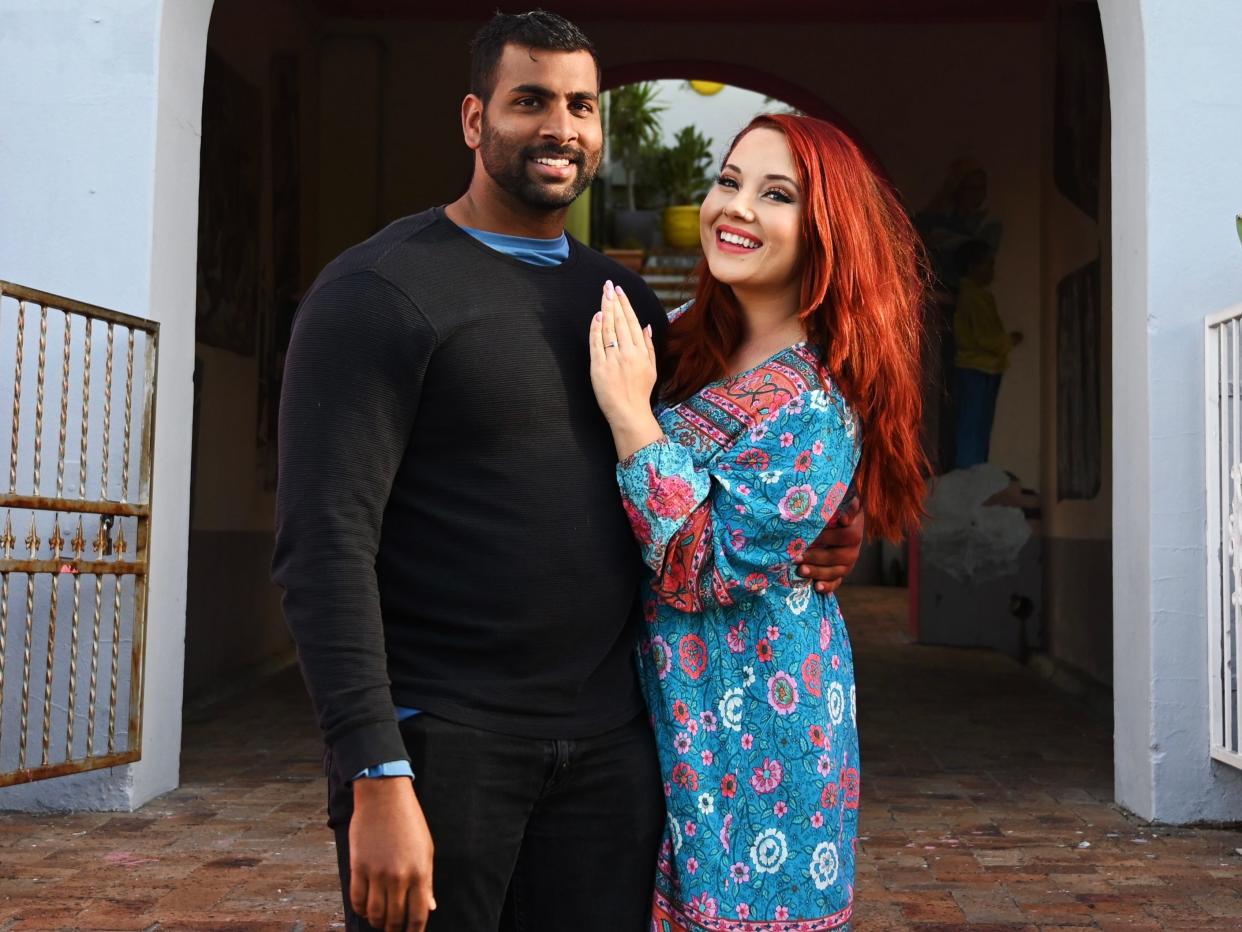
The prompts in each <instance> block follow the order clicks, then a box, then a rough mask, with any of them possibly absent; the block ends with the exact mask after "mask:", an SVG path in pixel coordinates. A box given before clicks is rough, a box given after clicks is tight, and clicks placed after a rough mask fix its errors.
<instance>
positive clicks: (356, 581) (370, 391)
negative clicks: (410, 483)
mask: <svg viewBox="0 0 1242 932" xmlns="http://www.w3.org/2000/svg"><path fill="white" fill-rule="evenodd" d="M435 343H436V335H435V332H434V330H433V329H432V328H431V327H430V325H429V324H428V323H427V321H426V320H425V318H423V316H422V315H421V314H420V313H419V312H418V310H417V308H415V307H414V306H413V305H412V304H411V303H410V301H409V300H408V298H407V297H406V296H405V295H404V294H403V293H401V292H400V291H399V290H398V289H396V288H395V287H394V286H392V285H391V284H390V283H388V282H386V281H384V280H383V279H382V278H380V277H379V276H377V275H374V274H373V273H369V272H359V273H356V274H354V275H349V276H345V277H342V278H340V279H337V280H335V281H332V282H329V283H327V284H325V285H323V286H321V287H319V288H317V289H316V290H315V291H314V292H313V293H312V294H311V295H310V296H309V297H308V298H307V300H306V302H305V303H304V304H303V306H302V307H301V308H300V309H299V312H298V316H297V319H296V321H295V322H294V327H293V335H292V338H291V340H290V344H289V352H288V355H287V357H286V362H285V377H284V384H283V388H282V392H281V404H280V432H279V447H280V476H279V482H278V485H277V493H276V550H275V555H274V557H273V564H272V578H273V579H274V581H275V582H276V583H277V584H278V585H280V586H281V587H283V588H284V590H285V595H284V603H283V604H284V612H285V621H286V623H287V624H288V625H289V629H290V631H291V632H292V633H293V638H294V641H295V643H296V645H297V650H298V659H299V662H300V663H301V666H302V674H303V677H304V678H305V680H306V685H307V689H308V690H309V692H310V695H311V699H312V701H313V703H314V706H315V710H316V713H317V714H318V717H319V724H320V727H321V728H322V730H323V733H324V739H325V741H326V742H327V744H328V746H329V748H330V750H331V758H332V765H333V767H334V768H335V769H336V771H337V775H338V778H339V779H342V780H351V779H352V778H353V777H354V776H355V775H356V774H358V773H359V772H360V771H363V770H365V769H366V768H368V767H372V766H374V765H377V764H381V763H384V762H404V761H408V756H407V754H406V750H405V745H404V742H403V741H402V739H401V734H400V731H399V730H398V728H397V722H396V716H395V714H394V710H393V702H392V692H391V687H390V683H389V679H388V662H387V660H388V658H387V654H386V651H385V647H384V627H383V620H382V617H381V611H380V596H379V584H378V580H377V578H376V575H375V561H376V555H377V552H378V550H379V541H380V529H381V526H382V523H383V517H384V512H385V509H386V507H387V503H388V498H389V495H390V493H391V490H392V484H393V481H394V479H395V477H396V474H397V471H398V469H399V467H400V465H401V460H402V457H403V456H404V454H405V449H406V447H407V445H408V442H409V436H410V431H411V430H412V428H413V424H414V418H415V415H416V413H417V410H418V402H419V397H420V392H421V388H422V379H423V374H424V372H425V371H426V367H427V362H428V360H429V358H430V356H431V352H432V350H433V349H434V346H435ZM352 792H353V794H354V815H353V818H352V819H351V821H350V828H349V832H350V888H349V898H350V901H351V904H352V906H353V908H354V911H355V912H357V913H358V914H359V915H361V916H365V917H366V918H367V920H368V922H370V924H371V925H374V926H378V927H380V928H398V927H400V928H405V927H407V922H408V927H409V928H421V927H422V924H423V922H424V921H425V919H426V916H427V912H428V910H430V909H434V908H435V904H434V900H433V899H432V891H431V881H432V862H433V845H432V840H431V835H430V832H429V831H428V828H427V823H426V821H425V819H424V818H423V813H422V809H421V808H420V806H419V804H418V800H417V798H416V796H415V793H414V790H413V786H412V782H411V781H410V780H409V779H407V778H406V777H400V776H398V777H376V778H369V779H365V778H364V779H359V780H355V781H354V783H353V788H352Z"/></svg>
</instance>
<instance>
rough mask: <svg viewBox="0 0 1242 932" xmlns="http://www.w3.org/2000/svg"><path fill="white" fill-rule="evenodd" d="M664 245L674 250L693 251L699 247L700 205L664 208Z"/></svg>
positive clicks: (680, 205)
mask: <svg viewBox="0 0 1242 932" xmlns="http://www.w3.org/2000/svg"><path fill="white" fill-rule="evenodd" d="M664 244H665V245H666V246H671V247H672V248H673V249H693V248H694V247H695V246H698V245H699V205H698V204H679V205H677V206H674V207H665V208H664Z"/></svg>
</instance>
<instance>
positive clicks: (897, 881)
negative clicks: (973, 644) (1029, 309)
mask: <svg viewBox="0 0 1242 932" xmlns="http://www.w3.org/2000/svg"><path fill="white" fill-rule="evenodd" d="M843 602H844V605H845V609H846V617H847V618H848V619H849V622H850V628H851V631H852V632H853V636H854V640H855V645H856V647H855V656H856V663H857V665H858V681H859V699H858V706H859V716H860V729H861V731H862V736H863V748H862V750H863V788H864V790H863V817H862V840H861V842H860V850H861V859H860V864H859V877H858V888H859V908H858V919H857V922H856V923H855V928H856V930H857V932H873V930H877V932H878V930H884V932H887V930H894V932H896V930H919V932H947V930H952V929H970V930H974V932H999V930H1012V932H1019V930H1037V929H1056V930H1058V932H1070V930H1077V929H1105V930H1130V932H1140V930H1144V932H1145V930H1156V929H1185V930H1191V929H1242V856H1239V855H1238V854H1236V853H1235V849H1237V848H1240V847H1242V832H1237V831H1221V830H1202V829H1200V830H1187V829H1173V828H1165V827H1152V826H1147V825H1144V824H1142V823H1140V822H1138V821H1136V820H1134V819H1131V818H1128V817H1127V816H1125V815H1124V814H1123V813H1121V812H1119V811H1118V810H1117V809H1115V808H1114V807H1113V806H1112V805H1111V802H1110V800H1111V795H1112V767H1111V760H1110V733H1111V728H1110V726H1109V724H1108V723H1107V722H1100V721H1096V720H1093V719H1091V718H1090V717H1089V716H1088V715H1087V714H1086V713H1085V712H1084V711H1083V710H1082V709H1081V708H1080V707H1079V706H1077V705H1075V704H1074V703H1073V702H1071V701H1068V700H1066V699H1065V698H1063V697H1062V696H1061V695H1060V694H1058V693H1056V692H1054V691H1052V690H1051V689H1050V688H1049V687H1047V686H1046V685H1045V684H1044V683H1043V682H1042V681H1041V680H1039V679H1037V678H1035V677H1034V676H1033V675H1031V674H1030V673H1028V671H1027V670H1025V669H1024V668H1023V667H1020V666H1018V665H1017V664H1015V663H1014V662H1012V661H1010V660H1008V659H1007V658H1004V657H999V656H997V655H995V654H991V653H989V652H985V651H960V650H946V649H940V648H928V647H917V646H913V645H910V644H909V643H908V639H907V638H906V637H905V635H904V633H903V619H904V600H903V594H902V593H901V592H900V591H894V590H883V589H867V588H855V589H850V590H847V592H846V594H845V596H844V597H843ZM185 749H186V750H185V753H184V755H183V758H182V779H183V780H184V784H183V785H182V787H181V788H180V789H178V790H177V791H175V792H173V793H170V794H168V795H167V796H163V797H161V798H160V799H157V800H155V801H154V802H152V803H150V804H148V805H147V806H146V807H144V808H143V809H142V810H140V811H139V812H136V813H132V814H130V813H126V814H107V813H104V814H83V815H69V816H59V815H57V816H48V815H40V816H27V815H15V814H11V815H0V932H6V930H10V929H58V928H65V929H90V930H103V929H118V930H120V929H160V930H179V929H185V930H207V929H211V930H243V929H244V930H295V929H306V930H311V929H331V928H341V924H340V923H339V921H337V919H336V910H337V908H338V893H337V889H336V877H335V865H334V854H333V848H332V845H331V841H330V837H329V835H328V832H327V830H326V828H324V827H323V796H324V789H323V781H322V778H321V776H320V754H319V747H318V739H317V736H316V734H315V728H314V725H313V722H312V720H311V716H310V714H309V711H308V707H307V703H306V700H305V698H304V695H303V693H302V691H301V685H300V681H298V680H297V678H296V675H295V674H294V675H288V674H287V675H282V676H281V677H278V678H277V679H276V680H274V681H272V682H271V683H269V684H266V685H265V686H264V687H262V688H261V689H258V690H256V691H255V692H254V693H253V694H252V695H250V696H247V697H245V699H244V700H237V701H232V702H229V703H225V704H223V705H222V706H220V707H217V708H215V709H213V710H211V713H210V714H209V715H205V716H199V717H198V718H196V720H194V721H191V722H188V723H187V727H186V731H185ZM441 895H442V896H443V895H444V894H443V893H441Z"/></svg>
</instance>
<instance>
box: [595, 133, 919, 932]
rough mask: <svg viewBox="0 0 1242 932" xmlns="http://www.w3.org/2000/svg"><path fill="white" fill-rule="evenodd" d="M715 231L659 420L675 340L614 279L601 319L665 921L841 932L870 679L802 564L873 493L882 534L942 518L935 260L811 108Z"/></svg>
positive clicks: (871, 513) (748, 177)
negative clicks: (926, 407)
mask: <svg viewBox="0 0 1242 932" xmlns="http://www.w3.org/2000/svg"><path fill="white" fill-rule="evenodd" d="M700 232H701V238H702V243H703V250H704V253H705V255H706V260H705V263H706V264H705V268H702V269H701V270H700V285H699V288H698V293H697V297H696V299H695V301H693V302H691V303H690V304H689V305H687V306H686V307H684V308H681V309H679V311H678V312H675V314H674V316H673V322H672V324H671V325H670V328H669V340H668V358H667V359H665V360H663V361H662V371H663V373H664V375H663V379H662V381H661V383H660V386H659V397H660V399H661V403H660V405H659V406H658V407H657V409H656V411H655V412H653V411H652V408H651V405H650V401H649V399H650V397H651V392H652V389H653V387H654V386H655V382H656V354H655V351H654V348H653V346H652V342H651V337H650V334H649V333H644V332H643V331H642V330H640V329H639V325H638V322H637V319H636V318H635V316H634V314H633V311H632V310H631V309H630V306H629V303H628V301H627V299H626V298H625V296H624V295H623V294H622V293H621V292H620V290H614V289H613V288H612V287H611V285H610V284H609V285H606V286H605V294H604V298H603V301H602V305H601V311H600V313H599V314H597V315H596V317H595V320H594V322H593V323H592V326H591V333H590V343H591V375H592V382H593V385H594V386H595V392H596V396H597V398H598V401H599V404H600V408H601V409H602V411H603V412H604V414H605V416H606V417H607V419H608V422H609V425H610V427H611V429H612V433H613V438H614V441H615V443H616V446H617V454H618V457H619V459H620V463H619V465H618V467H617V475H618V479H619V482H620V486H621V493H622V498H623V503H624V505H625V508H626V511H627V512H628V514H629V516H630V521H631V524H632V525H633V528H634V533H635V536H636V537H637V538H638V541H639V543H640V544H641V545H642V549H643V554H644V557H645V559H646V562H647V564H648V566H649V567H650V569H651V574H652V575H651V597H650V600H649V602H648V604H647V620H648V622H649V625H648V629H647V631H646V633H645V637H644V639H643V642H642V647H641V657H640V667H641V677H642V681H643V688H644V691H645V694H646V698H647V701H648V703H649V704H650V707H651V711H652V720H653V723H654V726H655V731H656V740H657V745H658V747H659V752H660V763H661V768H662V771H663V774H664V779H665V781H666V782H665V796H666V798H667V807H668V823H667V827H666V829H665V839H664V845H663V848H662V851H661V855H660V858H659V869H658V871H657V877H656V891H655V897H654V904H653V920H652V928H653V930H658V932H668V930H733V929H737V930H742V929H763V930H820V929H837V928H841V927H843V926H845V925H846V924H847V923H848V922H849V919H850V915H851V911H852V903H853V883H854V838H855V834H856V831H855V830H856V824H857V809H858V790H859V777H858V737H857V732H856V729H855V723H854V683H853V671H852V663H851V655H850V647H849V641H848V638H847V636H846V631H845V626H844V623H843V621H842V619H841V615H840V612H839V610H838V608H837V603H836V599H835V597H833V596H823V595H819V594H817V593H815V592H814V591H813V590H812V589H811V588H810V587H809V586H808V585H807V584H806V583H805V582H803V581H801V580H799V579H798V578H797V577H796V576H795V575H794V571H793V566H794V563H793V561H794V560H796V559H797V557H798V555H799V554H800V553H801V552H802V550H803V548H805V546H806V542H807V540H808V539H810V538H813V537H814V536H815V532H816V531H817V530H818V529H819V527H821V526H822V524H823V523H824V521H829V520H831V519H832V518H833V516H834V515H835V514H836V512H837V510H838V509H839V508H840V507H841V504H842V501H843V499H844V498H845V497H846V491H847V490H848V489H849V488H850V487H851V484H852V485H853V486H854V487H856V488H857V489H858V490H859V491H860V493H861V495H862V497H863V499H864V501H866V503H867V521H868V524H869V527H870V528H871V530H872V532H873V533H876V534H880V535H884V536H889V537H896V536H898V535H900V534H901V533H902V532H903V531H904V530H905V529H906V528H907V527H908V526H910V525H911V524H912V523H913V522H914V521H915V520H916V518H917V516H918V513H919V503H920V500H921V496H922V491H923V475H924V471H923V467H924V462H925V461H924V458H923V454H922V452H921V448H920V445H919V437H918V427H919V416H920V399H921V391H920V386H919V371H918V369H919V366H918V360H919V349H920V340H921V332H920V324H919V300H920V289H921V278H920V271H919V270H920V264H919V260H918V256H919V253H918V249H917V247H916V238H915V234H914V232H913V230H912V229H911V227H910V224H909V222H908V220H907V219H906V217H905V214H904V213H903V212H902V210H901V207H900V205H899V204H898V202H897V200H896V198H895V197H894V196H893V194H892V193H891V192H890V191H889V190H888V189H887V187H886V186H885V185H883V184H882V183H881V182H880V181H879V180H878V179H877V178H876V177H875V175H874V174H873V173H872V171H871V170H870V169H869V168H868V167H867V164H866V162H865V161H864V159H863V158H862V156H861V155H860V154H859V152H858V150H857V149H856V148H855V146H854V145H853V144H852V143H851V142H850V141H849V140H848V139H847V138H846V137H845V136H844V135H843V134H842V133H841V132H840V131H838V130H836V129H835V128H833V127H832V126H830V125H829V124H827V123H823V122H821V121H819V120H814V119H810V118H808V117H796V116H786V115H765V116H760V117H757V118H756V119H755V120H754V121H752V122H751V123H750V124H749V125H748V126H747V127H746V128H745V129H744V130H743V131H742V133H741V134H740V135H739V136H738V137H737V139H735V140H734V142H733V146H732V148H731V150H730V152H729V154H728V155H727V156H726V158H725V163H724V166H723V168H722V170H721V174H720V177H719V179H718V180H717V182H716V184H715V186H714V187H713V188H712V190H711V191H710V193H709V194H708V195H707V198H706V200H705V201H704V202H703V207H702V211H701V220H700ZM864 436H865V440H864V439H863V438H864Z"/></svg>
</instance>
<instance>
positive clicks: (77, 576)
mask: <svg viewBox="0 0 1242 932" xmlns="http://www.w3.org/2000/svg"><path fill="white" fill-rule="evenodd" d="M6 297H7V298H11V299H14V300H16V301H17V302H18V308H19V311H18V313H19V323H20V322H22V321H24V313H25V305H26V304H31V305H35V306H37V307H38V308H39V315H40V341H39V358H38V366H39V372H38V376H39V377H38V382H37V393H38V394H37V403H36V428H35V451H34V452H35V459H34V477H35V489H36V491H38V490H39V478H40V468H41V455H42V433H43V431H42V419H43V399H44V388H43V386H44V376H45V374H46V358H45V353H46V335H47V312H48V310H49V309H50V310H56V311H61V312H62V313H63V314H64V315H65V330H64V347H63V350H64V359H63V379H62V390H61V411H60V434H59V446H58V459H57V495H56V496H45V495H19V494H17V493H16V477H17V459H18V437H19V433H20V427H21V424H20V394H21V385H20V381H21V366H22V354H23V341H24V337H25V333H24V329H23V328H22V327H21V326H19V329H18V344H17V375H16V378H17V384H16V385H15V388H14V411H13V435H12V447H11V451H10V482H9V487H10V491H9V492H7V493H5V492H0V509H4V510H5V511H6V514H7V513H11V509H13V508H18V509H28V510H30V511H31V526H30V532H29V534H28V536H27V538H26V541H25V542H26V545H27V549H28V550H29V557H28V558H26V559H20V558H18V559H15V558H13V556H12V551H13V549H14V547H15V546H16V543H17V542H16V540H15V538H14V535H13V530H12V526H11V522H10V520H9V518H8V517H6V519H5V527H4V530H3V533H2V534H0V554H2V556H0V580H3V582H2V584H0V587H2V591H0V726H2V725H3V701H4V700H3V696H4V693H3V687H4V670H3V667H4V663H5V659H4V648H5V643H4V641H5V631H4V628H5V627H7V620H8V613H9V578H10V574H12V573H20V574H23V575H25V576H26V610H27V614H26V645H25V652H24V656H23V683H22V717H21V729H22V733H21V735H20V739H19V740H20V755H19V765H20V766H19V767H18V769H16V770H13V771H7V772H0V787H3V786H11V785H14V784H18V783H28V782H31V781H33V780H41V779H46V778H48V777H55V776H63V775H65V774H70V773H81V772H84V771H88V770H98V769H101V768H105V767H114V766H117V765H119V764H126V763H131V762H133V761H136V760H138V759H139V758H140V757H141V756H142V702H143V684H144V680H145V666H146V664H145V660H146V623H147V581H148V573H147V568H148V566H149V562H150V518H151V507H150V501H151V478H152V476H151V472H152V464H153V445H154V429H155V385H156V367H157V361H158V348H159V324H158V323H157V322H155V321H150V320H144V319H142V318H139V317H133V316H130V315H128V314H122V313H120V312H118V311H113V310H110V309H108V308H102V307H97V306H95V305H92V304H86V303H84V302H81V301H75V300H73V299H71V298H64V297H61V296H59V295H53V294H49V293H47V292H44V291H39V290H37V289H34V288H28V287H25V286H23V285H17V284H13V283H10V282H5V281H0V299H3V298H6ZM70 315H77V316H79V317H83V318H85V320H86V324H85V343H84V357H83V360H82V367H83V370H82V371H83V385H82V389H83V405H82V411H83V414H82V437H81V458H80V460H79V490H78V491H79V495H78V497H77V498H66V497H64V496H63V495H61V493H62V492H63V489H64V469H65V452H66V424H67V420H68V417H67V414H68V384H69V372H70V349H71V343H72V339H71V336H72V331H71V324H70ZM92 321H101V322H103V323H104V324H106V325H107V327H108V331H107V356H106V360H105V362H106V375H105V383H106V385H105V389H106V391H107V393H108V394H107V395H105V398H104V426H103V462H102V465H101V482H100V488H101V491H100V498H99V499H87V498H86V497H85V491H86V473H87V449H88V432H89V391H90V362H91V360H90V356H91V323H92ZM117 326H120V327H124V328H126V329H127V330H128V331H129V341H128V353H127V355H126V374H125V375H126V393H125V425H124V437H123V442H124V447H123V448H122V451H121V452H122V459H123V467H122V468H123V475H122V483H121V500H120V501H114V500H110V499H107V498H106V497H105V496H106V495H107V485H108V466H109V455H110V452H111V446H110V442H109V441H110V437H109V431H110V428H111V398H112V367H113V346H114V343H113V336H114V328H115V327H117ZM136 332H142V333H144V334H146V340H145V344H146V345H145V352H144V357H145V358H144V359H143V364H144V370H143V373H144V380H143V408H142V424H141V445H140V448H139V463H138V469H139V475H138V498H139V499H141V501H139V502H137V503H130V502H127V501H126V500H125V499H126V498H127V497H128V494H129V481H128V480H129V461H130V448H131V441H132V414H133V401H134V399H133V376H134V334H135V333H136ZM36 511H39V512H52V513H53V514H54V518H53V528H54V531H53V534H52V537H51V538H49V540H48V544H49V545H50V546H51V547H52V551H53V558H52V559H37V558H36V554H37V551H38V549H39V546H40V543H41V542H40V541H39V539H38V535H37V533H36V519H35V514H34V513H35V512H36ZM60 513H65V514H66V515H67V516H73V515H76V516H77V518H78V526H77V531H76V533H75V534H74V537H73V538H72V539H71V540H70V541H69V546H70V548H71V549H72V550H73V551H74V554H73V557H72V558H69V557H67V556H62V554H61V551H62V549H63V547H64V545H65V541H64V539H63V536H62V535H61V530H60V522H59V516H60ZM84 515H98V516H100V521H101V524H100V528H99V532H98V534H97V535H96V537H95V540H94V549H95V553H96V556H97V557H99V556H103V555H104V554H105V553H107V552H108V551H109V550H110V549H111V548H112V546H113V541H112V539H111V525H110V524H108V525H107V527H106V528H105V525H104V523H103V522H104V519H105V518H107V517H109V516H111V517H113V518H136V519H137V532H136V540H135V541H134V559H133V560H128V561H126V560H122V559H113V560H103V559H96V560H84V559H82V555H83V553H84V552H85V550H86V545H87V542H86V541H85V537H84V534H83V531H82V516H84ZM71 529H72V528H71ZM115 543H116V545H117V546H118V547H119V551H118V554H117V555H118V557H123V556H124V553H125V549H126V548H127V543H126V542H125V540H124V528H123V527H122V528H121V529H120V530H119V531H118V535H117V540H116V542H115ZM66 573H67V574H71V575H72V578H73V614H72V619H73V628H72V637H73V640H72V645H73V646H72V648H71V655H70V681H69V689H70V693H69V696H70V699H69V702H68V708H67V716H68V724H67V735H66V756H67V757H70V758H72V754H73V743H74V730H73V724H74V716H75V712H76V702H75V699H76V690H77V679H76V664H77V657H78V641H77V639H78V631H79V627H80V624H79V610H80V597H81V590H80V585H81V583H80V580H81V576H82V575H91V576H94V579H95V586H94V589H95V592H94V615H95V619H94V626H93V628H92V644H91V677H90V695H89V704H88V708H89V710H90V718H89V721H88V734H87V743H86V756H85V757H82V758H77V759H69V760H65V761H63V762H59V763H50V762H49V742H50V737H51V718H50V711H49V710H50V702H51V696H52V677H53V664H54V660H55V633H56V622H57V600H58V597H59V590H60V576H61V575H63V574H66ZM40 574H47V575H50V576H51V602H50V609H49V616H48V626H49V627H48V650H47V655H46V661H45V686H44V713H43V722H42V729H41V737H42V745H43V747H42V751H43V754H42V764H41V765H39V766H35V767H26V766H24V765H25V763H26V747H27V741H28V737H29V735H28V728H27V727H26V725H27V714H26V713H27V708H28V705H29V689H30V685H31V684H30V683H29V682H28V680H29V678H30V676H29V671H30V663H31V659H30V647H31V645H30V639H31V636H32V634H33V629H34V624H35V621H34V612H33V592H34V579H35V576H37V575H40ZM104 576H111V577H113V580H114V588H113V617H112V641H111V644H112V665H111V690H110V692H109V705H110V708H109V716H108V729H109V735H108V747H107V750H108V753H106V754H96V753H94V752H95V747H96V746H95V735H94V733H95V719H96V717H97V715H96V711H95V692H96V688H97V673H98V661H99V645H100V634H101V622H102V615H101V608H102V596H103V577H104ZM124 576H133V577H134V591H133V639H132V644H131V651H130V682H129V709H128V729H127V732H126V745H127V746H126V748H125V749H124V750H122V751H117V750H116V748H115V744H116V733H115V724H116V722H115V716H116V704H117V701H118V698H119V697H118V695H117V693H118V689H117V681H116V678H117V675H118V670H119V642H120V636H121V582H122V578H123V577H124Z"/></svg>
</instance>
